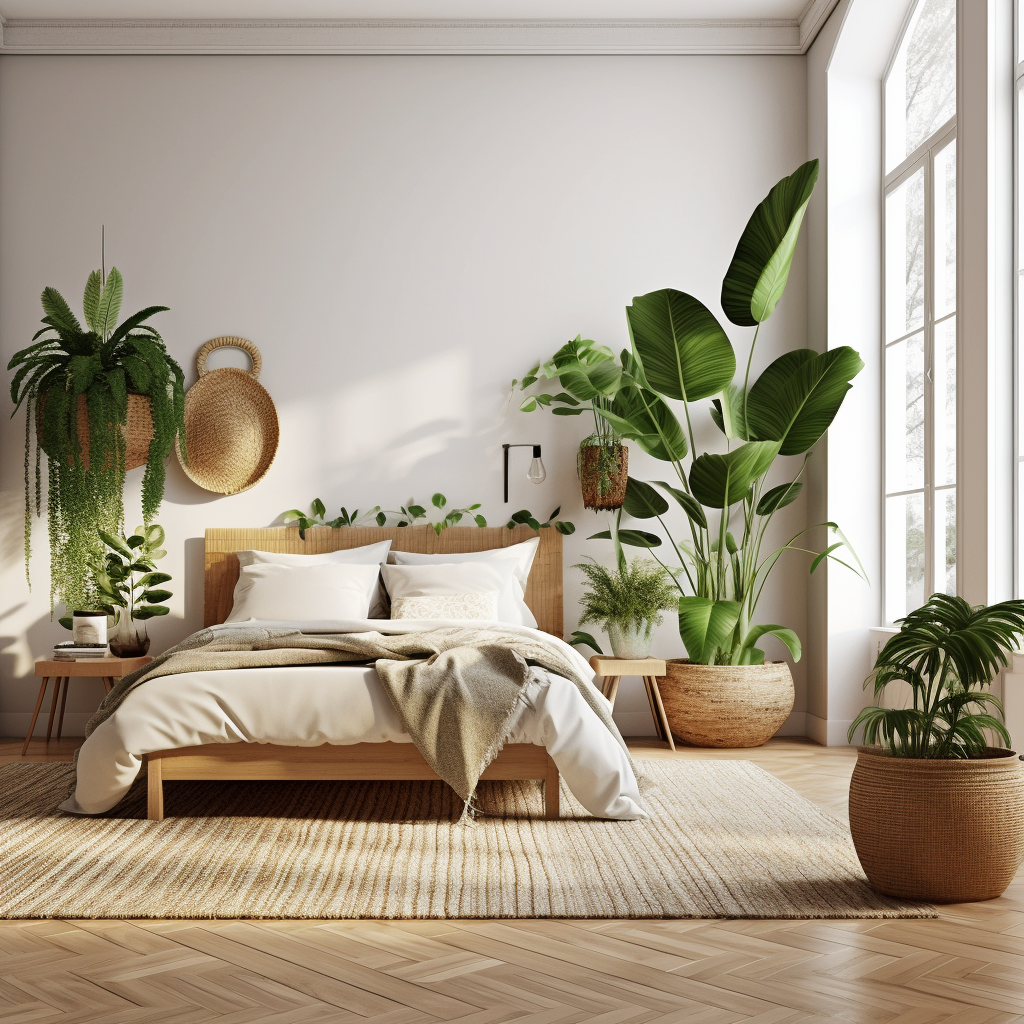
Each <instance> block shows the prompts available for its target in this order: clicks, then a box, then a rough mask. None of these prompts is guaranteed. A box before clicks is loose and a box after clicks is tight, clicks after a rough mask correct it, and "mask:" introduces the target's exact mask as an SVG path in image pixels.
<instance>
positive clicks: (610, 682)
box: [604, 676, 622, 708]
mask: <svg viewBox="0 0 1024 1024" xmlns="http://www.w3.org/2000/svg"><path fill="white" fill-rule="evenodd" d="M621 678H622V676H608V678H607V679H605V681H604V695H605V696H606V697H607V698H608V703H609V704H611V706H612V708H614V707H615V695H616V694H617V693H618V692H619V680H620V679H621Z"/></svg>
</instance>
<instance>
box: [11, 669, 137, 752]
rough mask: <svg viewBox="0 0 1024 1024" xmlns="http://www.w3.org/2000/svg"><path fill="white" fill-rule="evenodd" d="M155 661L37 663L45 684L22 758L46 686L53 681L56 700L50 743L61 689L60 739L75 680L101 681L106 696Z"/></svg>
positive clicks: (48, 730) (52, 705)
mask: <svg viewBox="0 0 1024 1024" xmlns="http://www.w3.org/2000/svg"><path fill="white" fill-rule="evenodd" d="M152 660H153V659H152V658H150V657H148V656H145V657H142V658H90V659H88V660H86V659H83V660H81V661H53V660H50V661H37V662H36V673H35V674H36V675H37V676H42V677H43V681H42V683H40V685H39V698H38V700H36V709H35V711H34V712H33V714H32V724H31V725H30V726H29V727H28V735H27V736H26V737H25V745H24V746H23V747H22V748H21V756H22V757H24V756H25V755H26V754H27V753H28V745H29V743H30V742H31V740H32V733H33V732H34V731H35V727H36V719H37V718H38V717H39V709H40V708H41V707H42V706H43V697H44V696H45V695H46V686H47V684H48V683H49V682H50V680H51V679H52V680H53V681H54V682H53V700H51V701H50V721H49V722H48V723H47V726H46V742H47V743H49V742H50V733H51V732H53V716H54V713H55V712H56V710H57V697H58V696H60V692H61V685H62V684H63V687H64V696H63V697H62V698H61V702H60V717H59V718H58V719H57V739H60V733H61V728H62V727H63V725H64V705H65V704H66V703H67V699H68V686H69V685H70V683H71V680H72V679H102V680H103V685H104V686H105V687H106V688H107V693H110V691H111V690H112V689H113V688H114V681H115V680H117V679H120V678H121V677H122V676H126V675H128V673H129V672H134V671H135V670H136V669H137V668H141V667H142V666H143V665H148V664H149V663H150V662H151V661H152Z"/></svg>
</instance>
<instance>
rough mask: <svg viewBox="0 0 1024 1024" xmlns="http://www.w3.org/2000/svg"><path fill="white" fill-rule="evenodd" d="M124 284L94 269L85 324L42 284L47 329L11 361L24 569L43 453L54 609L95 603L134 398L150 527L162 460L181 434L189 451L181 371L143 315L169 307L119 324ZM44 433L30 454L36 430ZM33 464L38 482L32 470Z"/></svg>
mask: <svg viewBox="0 0 1024 1024" xmlns="http://www.w3.org/2000/svg"><path fill="white" fill-rule="evenodd" d="M122 293H123V282H122V279H121V275H120V273H119V272H118V270H117V268H116V267H111V269H110V273H109V274H107V276H106V280H104V279H103V278H102V275H101V273H100V271H98V270H94V271H93V272H92V273H91V274H90V275H89V279H88V281H87V282H86V285H85V295H84V298H83V300H82V306H83V310H84V313H85V323H86V327H84V328H83V327H82V325H81V324H80V323H79V321H78V319H77V318H76V317H75V315H74V314H73V313H72V312H71V308H70V307H69V306H68V304H67V302H65V300H64V298H63V297H62V296H61V294H60V293H59V292H58V291H57V290H56V289H55V288H45V289H44V290H43V294H42V305H43V312H44V314H45V316H43V318H42V323H43V325H44V326H43V328H42V330H40V331H37V332H36V334H35V336H34V337H33V339H32V344H31V345H29V347H28V348H25V349H22V350H21V351H20V352H18V353H16V354H15V355H14V357H13V358H12V359H11V361H10V363H9V364H8V367H7V368H8V369H9V370H14V371H15V374H14V379H13V380H12V381H11V399H12V400H13V402H14V406H15V412H17V411H18V409H20V408H21V407H22V406H24V407H25V573H26V577H27V576H28V571H29V556H30V554H31V539H32V513H33V510H34V511H35V514H36V515H38V514H39V512H40V507H41V504H42V502H41V492H42V487H41V451H42V452H45V453H46V456H47V464H48V482H49V492H48V495H47V525H48V527H49V539H50V566H51V568H50V606H51V610H52V607H53V604H54V601H55V599H58V598H59V599H60V600H62V601H64V602H65V603H66V604H67V606H68V609H69V610H72V609H74V608H79V607H86V606H88V605H89V604H90V603H93V601H92V599H93V598H94V597H95V594H94V587H93V584H92V579H91V576H90V569H89V565H90V562H92V561H94V560H95V557H96V556H97V555H98V554H99V553H100V546H99V541H98V536H99V535H98V533H97V531H98V530H100V529H102V530H103V531H105V532H106V533H108V534H110V535H114V534H118V533H120V530H121V525H122V523H123V521H124V500H123V492H124V475H125V436H124V427H125V424H126V421H127V416H128V396H129V395H130V394H136V395H144V396H146V397H147V398H148V399H149V400H150V411H151V415H152V420H153V438H152V441H151V442H150V445H149V457H148V461H147V463H146V470H145V474H144V476H143V480H142V516H143V519H144V521H145V523H146V524H149V523H150V522H151V521H152V519H153V517H154V516H155V515H156V514H157V512H158V510H159V508H160V502H161V501H162V500H163V493H164V465H163V463H164V459H165V458H167V456H168V455H170V453H171V450H172V448H173V447H174V443H175V440H176V439H177V440H178V441H179V443H180V447H181V451H182V455H183V457H185V456H186V447H185V419H184V408H185V395H184V380H185V377H184V374H183V373H182V370H181V367H180V366H179V365H178V364H177V363H176V362H175V361H174V359H172V358H171V356H170V355H169V354H168V352H167V348H166V346H165V345H164V342H163V339H162V338H161V337H160V334H159V332H158V331H157V330H156V328H154V327H152V326H151V325H149V324H147V323H146V321H147V320H148V319H149V318H150V317H151V316H153V315H154V314H155V313H159V312H163V311H164V310H166V309H167V308H168V307H166V306H147V307H146V308H145V309H143V310H141V311H140V312H138V313H136V314H135V315H134V316H130V317H129V318H128V319H127V320H125V321H124V322H123V323H122V324H120V326H118V324H117V320H118V317H119V315H120V310H121V297H122ZM80 396H85V400H86V409H87V411H88V423H89V444H88V450H87V451H85V450H84V446H83V444H82V441H81V439H80V438H79V436H78V399H79V397H80ZM37 424H38V439H37V443H36V447H35V453H34V460H33V451H32V447H33V440H32V439H33V435H35V434H36V429H35V428H36V426H37ZM33 461H34V466H35V473H34V487H33V479H32V477H33V473H32V466H33Z"/></svg>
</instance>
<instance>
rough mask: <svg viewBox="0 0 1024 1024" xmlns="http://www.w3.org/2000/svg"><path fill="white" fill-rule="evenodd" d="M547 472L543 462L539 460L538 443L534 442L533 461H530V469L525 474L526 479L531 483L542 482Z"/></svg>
mask: <svg viewBox="0 0 1024 1024" xmlns="http://www.w3.org/2000/svg"><path fill="white" fill-rule="evenodd" d="M547 475H548V472H547V470H546V469H545V468H544V463H543V462H541V458H540V445H539V444H535V445H534V446H533V461H532V462H531V463H530V469H529V471H528V472H527V474H526V479H527V480H529V481H530V483H532V484H542V483H544V481H545V479H546V478H547Z"/></svg>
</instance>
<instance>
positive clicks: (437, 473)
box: [0, 56, 807, 735]
mask: <svg viewBox="0 0 1024 1024" xmlns="http://www.w3.org/2000/svg"><path fill="white" fill-rule="evenodd" d="M805 90H806V78H805V71H804V60H803V58H801V57H764V56H756V57H755V56H751V57H654V56H648V57H366V58H359V57H271V56H261V57H170V56H160V57H155V56H149V57H42V56H38V57H12V56H4V57H0V335H2V345H3V351H4V356H3V358H4V361H5V362H6V360H7V359H9V358H10V355H11V353H12V352H14V351H15V350H17V349H18V348H20V347H22V346H23V345H25V344H27V342H28V339H29V338H30V337H31V335H32V334H33V333H34V331H35V329H36V327H37V326H38V320H39V317H40V315H41V311H40V309H39V304H38V296H39V292H40V291H41V289H42V287H43V286H44V285H53V286H55V287H57V288H58V289H59V290H60V291H61V292H62V293H63V294H64V295H65V296H66V297H67V298H68V299H69V301H71V303H72V306H73V307H74V308H78V307H79V304H80V296H81V291H82V287H83V286H84V283H85V278H86V276H87V274H88V272H89V271H90V270H91V269H92V268H94V267H96V266H98V264H99V232H100V225H101V224H105V225H106V232H107V263H108V266H109V265H110V264H111V263H113V264H116V265H117V266H118V268H119V269H120V270H121V271H122V273H123V274H124V277H125V282H126V292H125V304H124V310H125V312H126V313H127V312H132V311H134V310H135V309H137V308H141V307H142V306H145V305H149V304H152V303H160V304H165V305H167V306H170V307H171V311H170V312H169V313H165V314H161V315H160V316H159V317H158V318H157V319H156V320H155V321H154V322H155V323H157V324H159V326H160V329H161V331H162V332H163V334H164V337H165V339H166V341H167V343H168V345H169V347H170V350H171V351H172V353H173V354H174V355H175V356H176V357H177V358H178V359H179V360H180V361H181V362H182V364H183V365H185V366H186V368H187V370H188V372H189V377H190V380H189V383H191V382H192V380H193V379H194V357H195V352H196V350H197V349H198V348H199V346H200V345H201V344H202V343H203V342H204V341H206V340H207V339H209V338H212V337H214V336H216V335H220V334H239V335H242V336H244V337H247V338H249V339H251V340H252V341H254V342H255V343H256V344H257V345H258V346H259V347H260V350H261V352H262V354H263V359H264V371H263V378H262V380H263V382H264V383H265V385H266V386H267V388H268V390H269V391H270V393H271V395H272V396H273V398H274V400H275V402H276V403H277V408H278V411H279V414H280V417H281V427H282V430H281V447H280V450H279V452H278V456H277V461H276V462H275V464H274V466H273V468H272V470H271V472H270V473H269V475H268V476H267V477H266V478H265V480H264V481H263V482H262V483H260V484H259V485H258V486H257V487H256V488H254V489H253V490H252V491H249V492H247V493H245V494H241V495H238V496H235V497H231V498H224V497H221V498H218V497H217V496H215V495H213V494H210V493H208V492H205V491H202V490H200V489H198V488H197V487H195V486H194V485H192V484H191V483H190V482H189V481H188V480H187V478H185V476H184V475H183V474H182V472H181V471H180V469H179V467H178V466H177V464H176V462H174V460H171V463H169V466H168V485H167V496H166V500H165V504H164V508H163V510H162V513H161V516H160V521H161V522H162V523H163V524H164V526H165V527H166V529H167V532H168V538H169V545H168V547H169V552H170V553H169V556H168V558H167V560H166V566H165V568H166V569H167V571H168V572H170V573H172V574H173V576H174V582H173V583H172V584H171V585H170V586H171V589H173V590H174V592H175V597H174V600H173V602H172V605H171V608H172V614H171V616H169V618H168V619H167V620H162V621H161V620H157V621H156V622H155V624H154V625H153V628H152V633H153V636H154V638H155V646H156V648H157V649H160V648H163V647H165V646H167V645H169V644H170V643H172V642H174V641H177V640H179V639H180V638H182V637H183V636H185V635H186V634H188V633H189V632H191V631H192V630H194V629H195V628H197V627H198V626H199V625H201V621H202V541H201V538H202V535H203V530H204V528H205V527H208V526H228V525H232V526H249V525H251V526H259V525H267V524H270V523H272V522H273V521H274V520H275V517H276V516H277V515H278V514H279V513H280V512H281V511H282V510H284V509H287V508H290V507H292V506H294V505H296V504H300V505H302V504H306V503H307V502H308V501H309V500H310V499H311V498H313V497H314V496H320V497H322V498H323V499H324V500H325V501H326V502H327V504H328V506H329V507H330V508H331V509H336V508H337V507H338V506H339V505H341V504H343V503H344V504H346V505H348V507H349V508H351V507H353V505H358V506H366V505H371V504H373V503H376V502H380V503H382V504H384V505H385V506H390V507H394V506H395V505H396V504H397V503H399V502H404V501H406V500H407V499H408V498H409V497H411V496H416V497H417V498H418V499H420V500H423V499H425V498H428V497H429V495H430V494H431V493H432V492H433V491H434V490H438V489H439V490H442V491H444V492H445V493H446V494H447V495H448V497H449V499H451V500H452V501H454V502H456V503H459V504H463V503H469V502H472V501H481V502H483V503H484V506H485V507H484V509H483V511H484V512H485V513H486V514H487V515H488V516H489V518H491V520H492V522H494V523H499V522H501V521H502V518H503V515H504V514H505V513H506V512H508V511H512V510H514V509H516V508H520V507H522V506H524V505H528V506H529V507H531V508H532V509H533V510H534V511H536V512H541V513H544V514H546V513H547V512H549V511H550V510H551V509H552V508H553V507H554V506H555V505H556V504H559V503H561V504H562V506H563V512H564V514H566V515H568V516H569V517H570V518H572V519H574V521H575V522H576V523H577V525H578V527H579V532H578V533H577V535H576V537H574V538H571V539H569V540H568V542H567V544H566V566H567V570H566V581H567V588H566V613H567V623H566V625H567V629H571V628H572V627H573V624H574V623H575V621H576V612H577V600H578V596H579V588H578V580H577V577H578V574H577V573H574V572H573V571H572V570H571V569H569V568H568V566H570V565H571V564H572V563H573V562H574V561H578V560H579V559H580V557H581V556H582V555H583V554H584V553H586V552H594V553H597V554H601V553H603V552H604V551H605V548H604V546H603V545H602V544H600V543H599V542H591V543H587V542H586V541H585V539H584V538H586V536H587V535H588V534H589V533H591V532H594V531H595V530H596V529H599V528H602V526H603V524H602V523H601V522H599V521H598V520H597V519H596V518H595V517H594V515H593V514H592V513H584V511H583V510H582V508H581V505H580V499H579V491H578V486H577V483H576V480H575V473H574V467H575V457H574V450H575V447H576V444H577V443H578V441H579V439H580V438H581V437H582V436H583V435H584V434H585V433H586V432H587V430H586V426H585V424H584V423H583V421H581V420H556V419H553V418H552V417H550V416H547V415H541V414H533V415H532V416H526V415H523V414H520V413H518V412H515V411H512V412H511V413H509V414H508V415H507V416H506V415H505V399H506V387H507V383H508V381H509V380H510V379H511V378H512V377H513V376H521V375H522V372H523V371H524V370H525V369H526V368H528V366H529V365H530V363H531V362H532V361H534V360H535V359H537V358H540V357H544V356H547V355H549V354H550V353H551V352H552V351H553V350H554V349H555V348H556V347H557V346H558V345H560V344H561V343H562V342H563V341H565V340H566V339H567V338H570V337H572V336H574V335H575V334H577V333H578V332H582V333H583V334H584V336H590V337H593V338H596V339H598V340H599V341H601V342H604V343H606V344H609V345H612V346H614V347H616V348H618V347H620V346H622V345H624V344H625V343H626V340H627V335H626V329H625V320H624V314H623V307H624V306H625V304H626V303H627V302H628V301H629V300H630V298H631V297H632V296H633V295H635V294H638V293H642V292H646V291H649V290H651V289H654V288H659V287H664V286H668V285H672V286H675V287H680V288H683V289H685V290H687V291H691V292H693V293H694V294H696V295H698V296H699V297H701V298H702V299H703V300H704V301H705V302H707V303H708V305H709V306H711V308H712V309H715V310H716V311H717V310H718V296H719V290H720V286H721V276H722V274H723V273H724V271H725V269H726V267H727V266H728V262H729V259H730V258H731V255H732V250H733V248H734V246H735V243H736V240H737V238H738V236H739V234H740V232H741V230H742V228H743V225H744V223H745V222H746V219H747V217H748V216H749V214H750V212H751V211H752V210H753V208H754V206H755V205H756V204H757V202H758V201H759V200H760V199H761V198H762V197H763V196H764V194H765V193H766V192H767V190H768V189H769V188H770V187H771V185H772V184H774V182H775V181H776V180H777V179H778V178H780V177H781V176H782V175H784V174H787V173H789V172H791V171H792V170H793V169H794V168H795V167H796V166H797V165H799V164H800V163H801V162H802V161H803V160H804V159H805V158H806V155H807V154H806V111H805V99H806V92H805ZM805 275H806V265H805V263H804V261H803V256H802V254H801V256H800V258H799V259H798V263H797V267H796V269H795V270H794V274H793V276H792V278H791V281H790V288H789V293H788V294H787V296H786V298H785V299H784V300H783V303H782V305H781V306H780V309H779V312H778V313H777V314H776V315H775V317H774V318H773V319H772V320H771V321H770V322H769V324H768V325H767V328H766V330H765V331H764V332H763V333H762V339H763V340H762V342H761V344H760V355H759V357H758V359H757V360H756V361H757V362H758V363H761V364H762V365H763V364H764V363H766V362H767V361H769V359H770V358H772V357H773V356H774V355H775V354H778V352H779V351H781V350H783V349H788V348H792V347H795V346H799V345H804V344H805V343H806V328H805V311H806V301H807V296H806V284H805ZM732 333H733V336H734V339H735V340H736V342H737V348H738V349H739V350H740V351H741V352H743V351H745V345H746V342H747V338H746V337H745V335H746V333H747V332H742V331H740V330H738V329H735V328H734V329H732ZM23 432H24V427H23V424H22V422H21V420H20V418H19V420H16V421H13V422H11V421H8V420H7V419H6V417H0V526H2V529H0V585H2V594H3V601H2V607H0V616H2V623H3V624H2V632H3V637H2V638H0V650H2V653H0V734H5V735H17V734H18V733H19V731H20V732H22V733H23V732H24V729H25V728H26V727H27V722H28V718H29V712H30V711H31V708H32V705H33V701H34V692H35V686H34V683H33V682H32V680H31V679H26V676H30V675H31V671H32V662H33V658H35V657H39V656H42V655H44V654H45V653H47V651H48V650H49V648H50V646H51V645H52V643H53V642H54V641H55V640H59V639H63V638H64V636H65V635H66V634H64V631H63V630H62V629H61V628H60V627H59V626H57V625H56V624H52V623H50V621H49V617H48V616H49V610H48V605H47V598H46V594H47V584H48V579H47V556H46V533H45V527H44V525H43V524H42V523H39V524H37V529H36V533H35V554H34V557H33V565H32V575H33V581H34V589H33V591H32V593H31V594H29V593H28V591H27V590H26V588H25V584H24V579H23V576H22V568H21V563H20V557H21V554H20V553H21V512H20V509H21V502H22V482H21V474H22V468H21V466H22V444H23V440H22V439H23ZM707 436H708V437H709V438H710V437H711V436H712V435H711V432H710V428H709V429H708V431H707ZM503 441H540V442H543V443H544V445H545V461H546V463H547V466H548V479H547V481H546V482H545V483H544V484H543V485H541V486H540V487H537V488H535V487H533V486H532V485H530V484H529V483H527V482H526V480H525V472H526V468H527V464H528V454H529V453H528V452H523V451H519V452H518V453H515V454H514V466H513V481H512V496H511V504H510V505H509V506H507V507H505V508H503V506H502V504H501V450H500V447H499V446H500V444H501V443H502V442H503ZM631 469H632V470H633V471H634V472H635V473H636V475H640V476H647V477H648V478H650V477H651V476H654V477H660V476H662V475H663V470H662V467H661V466H660V465H659V464H653V465H652V460H649V459H645V458H644V457H642V456H641V455H640V453H639V452H637V451H636V450H634V451H633V452H632V453H631ZM141 472H142V471H141V470H136V471H134V472H133V473H131V474H129V482H128V486H127V494H126V500H127V509H128V510H129V511H128V513H127V515H128V525H129V527H132V526H134V525H135V523H136V522H137V521H138V519H139V512H138V490H139V481H140V478H141ZM787 511H788V512H789V518H788V521H787V522H786V523H784V524H780V531H779V532H780V534H781V533H783V532H786V531H788V530H789V529H790V528H791V527H792V528H793V532H795V530H796V529H799V527H800V526H801V525H802V524H803V523H804V522H805V511H804V505H803V503H802V502H801V503H797V504H795V505H794V506H792V507H791V509H789V510H787ZM805 579H806V567H805V566H804V565H798V564H793V565H791V566H790V567H789V568H788V569H784V570H783V572H782V573H780V574H779V575H778V577H777V579H776V581H775V584H774V586H773V589H772V591H771V593H770V594H769V595H768V597H767V599H766V605H765V607H764V617H765V618H766V619H767V620H768V621H774V622H785V623H789V624H791V625H793V626H794V627H796V628H797V630H798V631H800V632H801V633H804V632H805V627H806V590H805ZM655 651H656V653H658V654H662V655H665V656H677V655H679V654H680V653H681V645H680V643H679V640H678V636H677V635H676V634H675V631H674V628H673V626H672V624H671V623H666V624H665V626H664V627H663V628H662V630H661V632H660V633H659V635H658V638H657V644H656V648H655ZM796 675H797V686H798V704H797V709H798V712H799V713H801V714H802V712H803V709H804V703H803V701H804V690H805V680H804V676H803V671H802V666H797V673H796ZM98 697H99V690H98V689H97V688H95V687H91V686H90V684H87V683H86V684H83V685H82V686H81V687H79V689H78V691H77V692H76V693H73V694H72V696H71V698H70V700H69V705H68V708H69V722H70V724H71V726H72V728H76V727H77V728H79V729H80V727H81V725H82V724H83V723H84V721H85V718H86V715H87V712H88V711H89V709H90V708H91V707H95V703H96V701H97V699H98ZM619 710H620V713H621V718H622V723H623V726H624V727H625V728H626V730H627V731H630V732H636V731H641V730H642V729H645V728H646V727H647V723H648V722H649V713H648V712H647V711H646V702H645V700H644V698H643V696H642V691H640V690H639V689H638V688H634V689H633V690H625V691H624V692H623V694H622V696H621V697H620V703H619Z"/></svg>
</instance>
